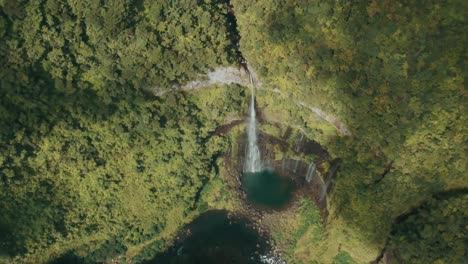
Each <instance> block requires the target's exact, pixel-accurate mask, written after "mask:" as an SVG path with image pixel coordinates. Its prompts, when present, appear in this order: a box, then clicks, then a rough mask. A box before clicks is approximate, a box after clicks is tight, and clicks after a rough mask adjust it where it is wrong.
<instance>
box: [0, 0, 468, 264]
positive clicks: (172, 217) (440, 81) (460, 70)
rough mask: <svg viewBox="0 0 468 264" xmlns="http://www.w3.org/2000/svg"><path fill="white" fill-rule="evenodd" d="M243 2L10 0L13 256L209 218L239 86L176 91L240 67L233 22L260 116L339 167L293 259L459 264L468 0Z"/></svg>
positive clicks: (3, 255) (9, 242)
mask: <svg viewBox="0 0 468 264" xmlns="http://www.w3.org/2000/svg"><path fill="white" fill-rule="evenodd" d="M230 4H231V3H230V2H229V1H225V0H177V1H175V0H169V1H157V0H133V1H132V0H113V1H91V0H65V1H57V0H41V1H33V0H0V59H1V62H2V64H1V65H0V212H1V213H0V263H3V262H5V263H12V262H13V263H14V262H18V263H31V262H37V263H43V262H47V261H50V260H52V259H54V258H56V257H58V256H61V255H62V257H63V258H65V259H67V258H68V257H71V258H75V257H76V258H78V259H85V260H86V261H88V262H91V263H94V262H104V261H110V260H111V259H113V258H115V257H118V256H124V255H125V254H127V256H130V258H131V256H132V254H133V253H134V252H136V251H138V250H137V249H138V248H139V247H140V245H142V244H144V245H146V244H145V243H150V242H151V243H153V244H151V243H150V244H151V246H154V247H155V248H157V249H161V248H163V247H164V246H165V245H164V241H165V240H166V239H167V240H170V237H171V236H173V235H174V234H175V233H176V232H177V230H178V229H179V228H180V227H181V226H182V225H183V224H184V223H185V222H186V221H187V219H190V218H191V217H192V216H193V215H195V214H198V213H199V212H200V211H203V210H205V209H206V207H207V206H208V205H207V203H205V204H203V206H200V204H199V198H200V196H202V195H204V194H205V193H207V192H208V191H209V190H210V188H211V189H213V190H215V191H219V190H221V189H222V188H221V187H220V186H219V185H221V184H222V181H221V180H219V181H218V182H217V183H216V184H218V185H213V186H211V187H207V188H206V186H207V183H208V182H211V181H213V179H214V178H215V177H216V175H217V174H218V173H219V171H218V164H219V163H220V162H219V161H218V160H217V159H218V157H219V156H220V155H221V154H222V153H223V152H224V151H226V150H227V148H228V144H229V142H227V141H228V139H227V138H224V137H220V136H218V135H216V134H215V133H214V131H215V129H216V127H217V126H219V125H220V124H223V123H225V122H226V121H231V120H232V117H238V116H239V115H241V114H242V113H243V111H245V109H246V105H245V104H246V103H247V98H245V93H246V92H245V90H244V89H245V88H244V87H241V86H238V85H229V86H228V85H223V86H216V87H208V88H206V89H203V90H201V91H197V92H196V93H194V92H183V91H173V90H174V89H171V87H176V86H177V85H178V84H183V83H186V82H188V81H190V80H194V79H197V78H201V77H200V74H202V73H205V72H207V71H208V70H210V69H213V68H215V67H217V66H220V65H228V64H236V63H239V62H240V60H241V58H240V56H239V55H240V53H239V50H238V45H237V43H236V41H237V40H238V36H237V34H238V33H239V34H240V35H241V39H240V50H241V51H242V54H243V56H244V57H245V58H246V59H247V60H248V61H249V65H251V66H252V67H253V68H254V69H255V70H256V72H257V73H258V75H259V77H260V80H261V81H262V83H263V86H262V89H259V93H258V96H257V100H258V102H259V107H260V108H262V110H263V111H264V115H265V116H268V114H269V113H274V114H273V115H274V117H275V118H276V119H275V121H278V122H283V123H287V124H288V125H296V126H300V127H301V128H302V130H303V131H305V132H306V133H308V135H307V136H309V137H310V138H314V139H316V140H318V141H320V143H321V144H322V145H323V146H325V147H326V148H327V149H328V151H329V152H330V154H331V155H332V156H333V157H339V158H341V159H342V160H343V163H342V165H341V168H340V171H339V173H338V176H337V178H336V179H335V180H334V182H333V184H332V186H333V191H332V194H331V197H330V198H331V199H329V200H328V201H329V204H328V210H329V211H330V217H329V221H328V222H326V223H323V224H322V223H321V222H320V221H319V213H318V211H316V210H315V207H314V206H313V205H312V204H311V203H310V204H306V205H307V206H306V205H303V206H302V207H300V208H303V207H304V208H309V209H310V212H314V213H313V214H309V213H308V212H309V211H307V210H305V209H304V210H305V211H300V212H299V213H300V218H301V222H300V223H296V224H298V226H299V227H298V230H296V231H297V232H295V233H294V236H293V242H294V244H292V246H291V247H292V248H290V252H292V253H291V255H290V256H289V257H290V258H291V259H294V258H295V257H297V255H295V254H296V253H297V252H298V251H300V254H301V260H298V262H300V261H303V262H305V263H310V262H313V261H316V262H323V263H331V262H333V261H335V262H336V263H352V262H353V259H354V260H356V261H357V262H358V263H359V262H370V261H371V260H372V259H371V258H374V259H375V257H376V256H377V255H379V253H380V252H379V251H381V250H382V249H383V248H384V247H385V245H387V249H388V250H391V251H392V252H395V254H397V255H398V256H397V257H398V258H397V259H398V260H402V261H407V262H411V263H418V262H419V263H430V262H435V261H439V262H440V263H443V262H446V263H450V262H452V263H457V262H460V263H462V262H463V261H464V260H466V259H467V254H468V253H467V251H466V250H463V248H464V245H466V217H467V216H466V212H467V209H466V206H465V204H466V190H467V188H468V186H467V182H468V181H467V180H466V160H467V153H468V151H467V146H468V144H467V143H468V142H467V138H466V135H467V134H468V131H467V126H466V124H467V116H466V114H465V112H466V110H465V107H466V89H465V83H466V80H467V77H468V71H467V67H466V61H467V59H468V52H467V46H468V45H467V44H468V35H467V34H466V32H468V23H467V21H466V14H467V13H468V4H467V2H466V1H462V0H445V1H435V0H434V1H424V2H422V1H403V2H402V1H378V0H372V1H346V0H339V1H320V0H297V1H293V0H275V1H272V0H259V1H245V0H233V1H232V5H233V6H230ZM234 15H235V16H236V18H237V25H238V30H239V32H237V29H236V24H235V23H236V21H235V20H234V17H233V16H234ZM155 90H163V91H167V92H166V93H164V95H162V96H160V97H156V96H155V95H154V94H153V91H155ZM311 109H315V110H314V111H311ZM317 113H324V114H323V115H325V113H326V114H327V115H328V116H330V117H331V118H329V119H328V120H326V122H325V121H323V120H320V118H322V119H323V115H322V117H317ZM330 120H332V121H331V123H333V124H332V126H331V125H330V124H326V125H324V124H323V123H327V122H330ZM333 120H335V121H333ZM337 120H339V121H340V122H341V123H343V124H345V125H346V127H347V129H348V130H349V133H342V132H340V131H339V129H338V131H336V130H334V129H330V127H332V128H333V127H337V128H339V127H340V126H341V124H338V121H337ZM265 122H268V119H265ZM327 125H328V126H329V127H327ZM302 130H301V131H302ZM454 190H455V191H456V192H457V195H455V196H451V195H450V194H451V193H452V192H454ZM440 193H444V195H439V194H440ZM459 193H461V195H460V194H459ZM447 195H448V196H447ZM447 197H448V198H447ZM414 208H418V209H414ZM301 210H302V209H301ZM410 211H412V214H410V215H409V216H408V217H407V218H405V219H401V215H406V214H408V213H409V212H410ZM399 217H400V218H399ZM464 223H465V224H464ZM315 233H319V235H317V236H316V237H319V238H320V239H316V237H314V238H311V237H307V236H313V234H315ZM311 234H312V235H311ZM387 238H389V239H387ZM148 241H150V242H148ZM301 241H306V242H305V243H303V244H302V245H300V244H301V243H302V242H301ZM307 243H309V244H307ZM296 245H298V247H300V249H297V248H294V247H296ZM446 250H451V251H450V252H453V254H451V255H450V256H444V255H442V254H441V252H444V251H446ZM297 254H299V253H297Z"/></svg>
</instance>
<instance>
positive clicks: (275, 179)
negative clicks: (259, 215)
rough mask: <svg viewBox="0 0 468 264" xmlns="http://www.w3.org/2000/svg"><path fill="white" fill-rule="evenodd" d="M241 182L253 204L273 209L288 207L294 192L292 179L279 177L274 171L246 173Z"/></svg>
mask: <svg viewBox="0 0 468 264" xmlns="http://www.w3.org/2000/svg"><path fill="white" fill-rule="evenodd" d="M241 182H242V189H243V190H244V191H245V193H246V194H247V199H248V200H249V201H250V202H251V203H252V204H254V205H258V206H262V207H267V208H273V209H279V208H282V207H284V206H286V205H287V204H288V203H289V202H290V201H291V198H292V192H293V190H294V188H293V183H292V180H291V178H288V177H282V176H279V175H277V174H276V173H275V172H274V171H272V170H263V171H261V172H254V173H244V175H242V178H241Z"/></svg>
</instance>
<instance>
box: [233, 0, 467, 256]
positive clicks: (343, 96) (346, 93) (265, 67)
mask: <svg viewBox="0 0 468 264" xmlns="http://www.w3.org/2000/svg"><path fill="white" fill-rule="evenodd" d="M233 5H234V8H235V12H236V17H237V20H238V28H239V31H240V35H241V36H242V38H241V41H240V46H241V50H242V51H243V54H244V56H245V57H246V58H247V59H248V60H249V63H250V64H251V65H252V67H253V68H254V69H255V70H256V71H257V73H258V74H259V75H260V77H261V80H262V81H263V82H264V86H266V87H267V88H268V89H272V90H273V89H274V92H271V93H267V92H265V93H263V94H261V93H259V97H261V96H264V97H265V98H263V99H259V100H262V101H263V102H264V104H265V105H271V107H270V108H268V110H269V109H273V108H275V107H278V104H276V103H275V102H278V101H286V102H285V103H282V104H281V105H280V107H282V108H281V110H279V109H276V111H277V112H278V114H277V116H276V118H281V115H283V116H287V117H288V119H289V122H295V123H294V124H297V125H299V126H305V127H310V128H314V127H315V126H316V124H315V123H313V122H309V121H308V120H310V118H309V116H311V115H315V114H314V113H313V112H312V111H310V107H316V108H319V109H321V110H323V111H324V112H327V113H329V114H330V115H331V116H334V117H335V118H337V119H338V120H340V121H341V122H343V123H345V124H346V126H347V128H348V129H349V131H350V135H349V136H346V135H343V133H340V132H333V133H330V132H329V131H326V130H323V129H321V128H319V129H318V134H320V133H321V134H322V135H319V136H318V137H315V138H317V139H318V140H321V143H322V144H323V145H325V146H326V147H327V148H328V149H329V151H330V152H331V153H332V155H334V156H338V157H341V158H343V164H342V166H341V168H340V171H339V174H338V177H337V179H336V181H335V185H334V186H335V187H334V190H333V198H332V201H331V203H330V210H331V211H332V213H333V214H334V217H340V218H341V219H344V222H345V224H344V226H345V227H344V230H347V231H345V232H344V233H346V232H350V231H349V230H351V229H355V230H359V231H358V232H359V233H360V234H362V235H363V236H364V237H362V238H359V240H360V241H361V242H360V243H361V245H362V246H357V247H356V246H354V247H353V246H350V245H351V244H352V243H351V242H350V240H353V239H355V238H353V237H352V236H343V237H345V238H343V239H345V240H344V241H347V242H343V248H345V249H346V250H347V251H349V253H350V254H351V255H352V257H353V258H355V257H356V258H357V259H358V260H360V261H366V262H369V261H372V259H371V256H372V255H374V256H376V255H377V251H378V250H380V249H381V248H383V246H384V244H385V241H386V239H387V236H388V234H389V233H390V230H391V227H392V223H393V221H395V219H396V218H397V217H398V216H400V215H402V214H404V213H407V212H408V211H409V210H411V209H412V208H414V207H417V206H419V205H420V204H421V203H423V201H425V200H427V199H430V198H431V197H432V195H433V194H437V193H440V192H445V191H450V190H452V189H464V190H466V189H467V188H468V186H467V181H466V160H467V153H468V151H467V138H466V135H467V133H468V131H467V126H466V124H467V115H466V89H465V83H466V80H467V77H468V69H467V68H466V61H467V59H468V53H467V43H468V35H467V34H466V32H467V31H468V23H467V20H466V15H465V14H466V13H467V12H468V4H467V2H466V1H459V0H449V1H377V0H373V1H344V0H343V1H320V0H299V1H292V0H283V1H255V2H249V1H242V0H234V1H233ZM305 106H310V107H305ZM281 111H282V113H281ZM283 113H284V114H283ZM316 130H317V129H316ZM325 133H326V134H325ZM334 217H332V218H331V219H334ZM457 217H460V215H457ZM421 221H423V220H421ZM333 226H334V225H333V223H331V225H330V227H333ZM335 235H336V234H331V235H330V237H329V240H330V241H334V239H336V238H334V237H333V236H335ZM346 237H347V238H346ZM326 244H327V243H324V245H326ZM331 244H335V246H336V247H337V248H338V245H339V244H340V242H339V241H334V243H331ZM364 245H367V246H369V245H372V246H370V247H372V249H370V250H368V252H375V253H371V254H369V255H368V256H364V255H363V254H362V253H363V252H365V251H364V250H362V248H363V247H364ZM346 247H348V248H346ZM358 248H359V249H358ZM465 254H466V253H465ZM465 257H467V255H465ZM322 261H325V260H323V259H322ZM328 261H330V260H329V258H328ZM325 262H326V261H325ZM426 263H427V262H426Z"/></svg>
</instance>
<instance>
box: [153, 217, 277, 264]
mask: <svg viewBox="0 0 468 264" xmlns="http://www.w3.org/2000/svg"><path fill="white" fill-rule="evenodd" d="M186 230H187V231H186V234H187V235H186V236H185V237H183V238H182V239H181V240H180V241H176V242H175V245H174V246H172V247H171V248H169V249H168V250H167V251H166V252H164V253H162V254H160V255H158V256H156V257H155V258H154V259H153V260H151V261H148V262H146V263H178V264H186V263H187V264H188V263H190V264H198V263H200V264H211V263H213V264H215V263H216V264H218V263H232V264H241V263H242V264H243V263H263V262H262V261H261V258H262V256H265V255H267V254H268V253H269V252H270V251H271V249H270V245H269V244H268V240H267V238H265V236H263V235H261V234H260V233H259V232H258V231H257V230H255V229H254V228H253V226H252V223H251V222H250V221H249V220H248V219H246V218H242V217H229V215H228V212H227V211H224V210H211V211H208V212H206V213H204V214H202V215H200V216H199V217H198V218H196V219H195V220H194V221H193V222H192V223H190V224H189V225H188V226H187V227H186Z"/></svg>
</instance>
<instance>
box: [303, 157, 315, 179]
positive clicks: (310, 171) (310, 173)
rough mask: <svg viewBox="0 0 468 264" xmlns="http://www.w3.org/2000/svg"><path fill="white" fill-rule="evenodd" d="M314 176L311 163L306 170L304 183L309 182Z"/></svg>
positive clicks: (313, 164)
mask: <svg viewBox="0 0 468 264" xmlns="http://www.w3.org/2000/svg"><path fill="white" fill-rule="evenodd" d="M314 175H315V163H314V162H313V161H312V162H311V163H310V165H309V168H308V169H307V174H306V177H305V178H306V181H307V182H310V181H311V180H312V178H313V177H314Z"/></svg>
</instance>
